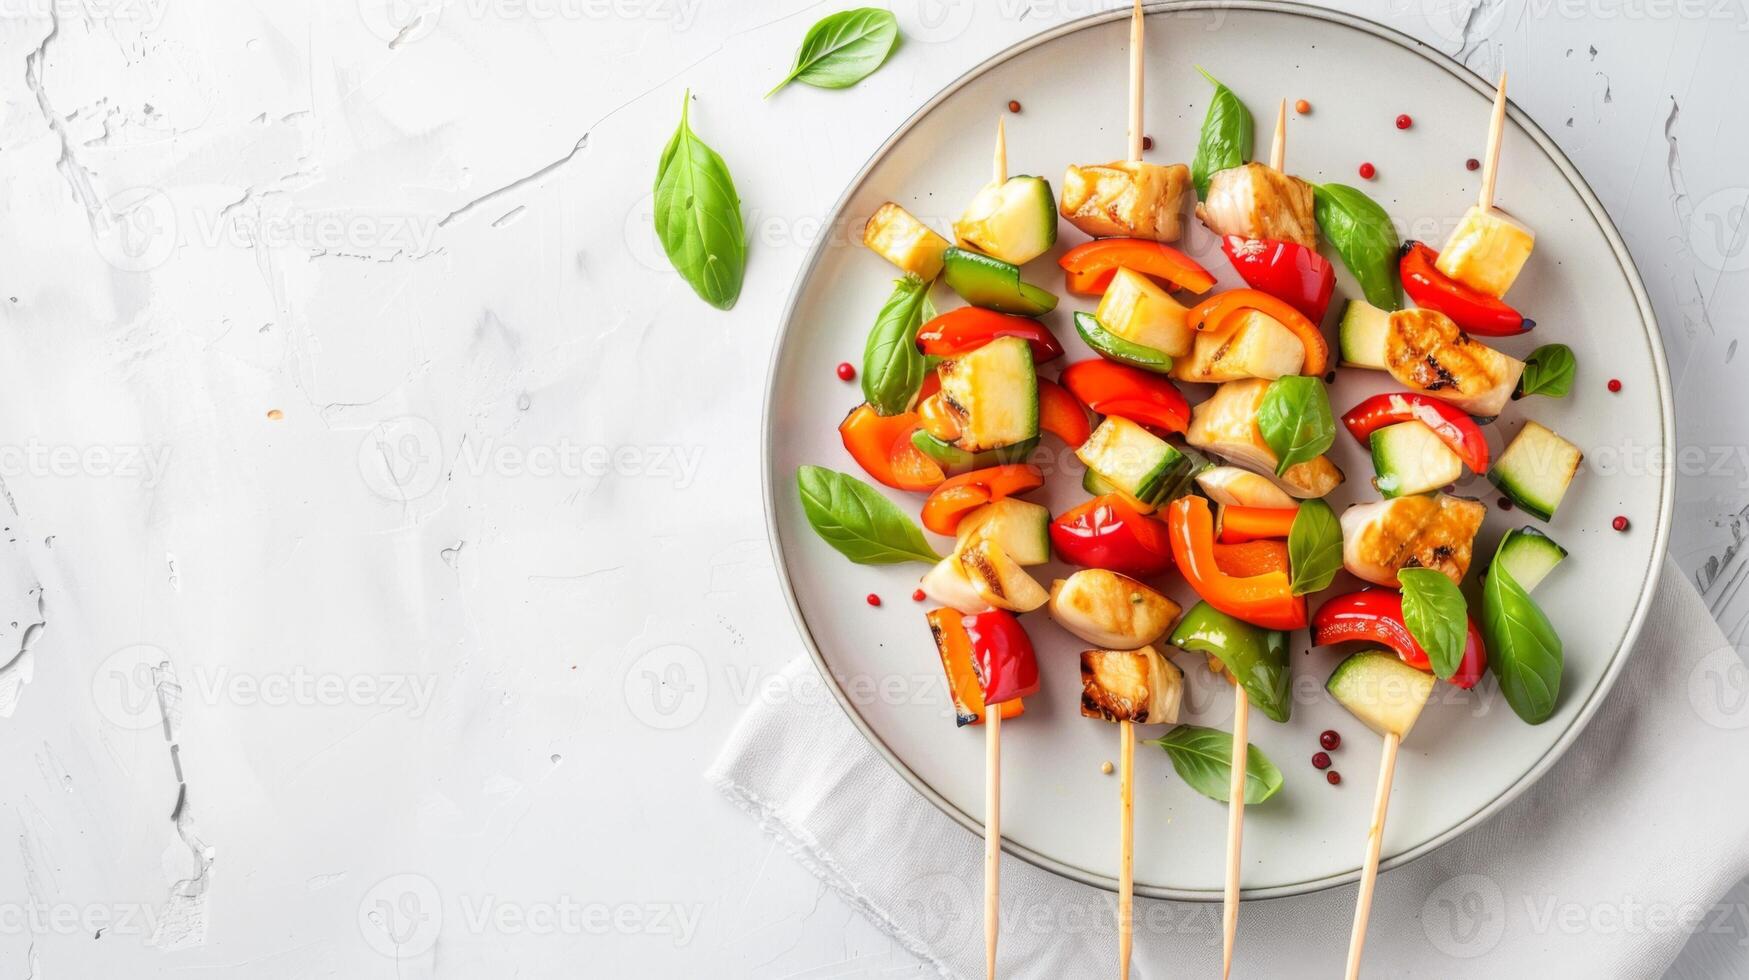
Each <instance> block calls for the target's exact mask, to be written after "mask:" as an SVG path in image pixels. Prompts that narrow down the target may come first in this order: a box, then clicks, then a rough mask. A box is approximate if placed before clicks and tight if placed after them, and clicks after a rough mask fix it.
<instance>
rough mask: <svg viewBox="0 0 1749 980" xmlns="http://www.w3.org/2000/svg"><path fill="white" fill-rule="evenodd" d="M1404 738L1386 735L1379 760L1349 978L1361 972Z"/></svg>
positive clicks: (1352, 978) (1351, 950)
mask: <svg viewBox="0 0 1749 980" xmlns="http://www.w3.org/2000/svg"><path fill="white" fill-rule="evenodd" d="M1401 742H1402V739H1401V738H1399V737H1398V736H1397V735H1395V734H1390V735H1386V736H1385V751H1384V756H1383V758H1381V759H1380V761H1379V792H1378V795H1377V796H1376V797H1374V798H1373V801H1372V825H1371V826H1370V827H1369V828H1368V829H1367V832H1366V865H1365V866H1364V867H1362V868H1361V870H1360V897H1359V899H1358V900H1357V901H1356V902H1355V906H1354V934H1353V935H1352V936H1350V937H1349V940H1348V972H1347V977H1348V980H1356V978H1357V977H1359V976H1360V953H1361V949H1362V948H1363V947H1364V946H1365V945H1366V920H1367V916H1368V914H1369V913H1371V912H1372V891H1373V885H1375V884H1376V883H1377V882H1378V879H1379V846H1380V845H1381V844H1383V843H1384V837H1385V810H1386V808H1387V807H1389V806H1390V803H1391V777H1392V776H1393V775H1394V774H1395V773H1396V771H1397V746H1398V745H1399V744H1401Z"/></svg>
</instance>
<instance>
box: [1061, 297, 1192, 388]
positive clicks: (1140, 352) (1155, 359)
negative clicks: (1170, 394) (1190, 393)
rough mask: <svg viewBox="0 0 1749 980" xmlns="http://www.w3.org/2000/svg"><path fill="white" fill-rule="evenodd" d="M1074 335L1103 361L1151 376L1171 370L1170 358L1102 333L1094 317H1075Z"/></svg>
mask: <svg viewBox="0 0 1749 980" xmlns="http://www.w3.org/2000/svg"><path fill="white" fill-rule="evenodd" d="M1075 331H1076V332H1077V333H1079V334H1080V335H1081V339H1082V340H1085V341H1086V342H1087V346H1089V347H1091V348H1093V349H1094V350H1095V351H1097V352H1098V353H1099V354H1100V356H1102V357H1104V358H1105V359H1106V360H1109V361H1116V362H1117V363H1119V364H1128V365H1129V366H1130V367H1135V368H1141V369H1142V370H1144V371H1152V372H1154V373H1155V374H1165V373H1166V372H1167V371H1170V370H1172V355H1171V354H1168V353H1166V352H1165V351H1158V350H1155V349H1154V348H1152V347H1144V346H1142V345H1141V344H1138V343H1136V342H1135V341H1132V340H1125V339H1123V338H1122V337H1119V336H1118V335H1117V334H1114V333H1112V332H1111V331H1110V330H1107V329H1105V324H1103V323H1100V322H1099V318H1098V317H1096V316H1094V315H1093V314H1091V313H1088V312H1086V311H1085V310H1083V311H1081V312H1079V313H1076V314H1075Z"/></svg>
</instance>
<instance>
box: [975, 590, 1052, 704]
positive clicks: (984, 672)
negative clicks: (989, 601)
mask: <svg viewBox="0 0 1749 980" xmlns="http://www.w3.org/2000/svg"><path fill="white" fill-rule="evenodd" d="M960 625H961V626H963V627H964V628H965V631H966V635H967V636H969V637H971V640H972V663H973V664H974V665H976V666H977V668H978V684H979V686H980V687H982V688H983V689H984V703H985V704H987V705H988V704H1004V703H1006V702H1009V701H1013V700H1016V699H1018V698H1024V697H1026V696H1027V695H1029V694H1036V693H1038V657H1037V656H1036V655H1034V654H1033V652H1032V639H1031V638H1030V637H1028V636H1027V635H1026V628H1025V627H1024V626H1021V625H1020V620H1018V619H1015V618H1014V614H1013V613H1011V612H1008V611H1006V610H1002V609H986V610H984V611H983V612H981V613H973V614H972V615H970V616H965V617H962V618H961V619H960Z"/></svg>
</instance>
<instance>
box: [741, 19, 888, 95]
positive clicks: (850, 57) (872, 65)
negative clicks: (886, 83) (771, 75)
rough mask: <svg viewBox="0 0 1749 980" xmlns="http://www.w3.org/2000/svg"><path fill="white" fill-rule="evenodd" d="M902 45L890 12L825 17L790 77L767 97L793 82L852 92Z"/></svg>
mask: <svg viewBox="0 0 1749 980" xmlns="http://www.w3.org/2000/svg"><path fill="white" fill-rule="evenodd" d="M898 44H899V21H898V19H897V18H895V17H894V16H893V13H892V11H890V10H881V9H880V8H878V7H859V8H857V9H855V10H842V11H839V12H838V13H835V14H832V15H830V16H828V17H823V18H821V19H820V21H819V22H818V23H816V24H815V25H814V26H813V27H810V28H808V33H807V36H805V37H803V38H802V47H801V50H799V51H797V52H796V63H795V65H794V67H792V68H791V69H790V73H789V74H788V75H786V76H784V79H783V81H781V82H778V83H777V88H774V89H772V90H771V91H769V92H767V93H765V97H766V98H768V99H769V98H771V97H772V96H773V95H776V94H777V91H778V89H781V88H783V87H784V86H785V85H788V84H789V83H791V82H801V83H803V84H805V85H812V86H814V87H815V88H849V87H850V86H852V85H855V84H856V83H857V82H860V81H862V80H863V79H865V78H867V77H868V76H870V75H872V74H874V71H875V69H876V68H879V67H880V66H881V65H882V64H883V63H884V62H885V61H886V60H887V56H888V55H890V54H892V53H893V48H895V47H897V46H898Z"/></svg>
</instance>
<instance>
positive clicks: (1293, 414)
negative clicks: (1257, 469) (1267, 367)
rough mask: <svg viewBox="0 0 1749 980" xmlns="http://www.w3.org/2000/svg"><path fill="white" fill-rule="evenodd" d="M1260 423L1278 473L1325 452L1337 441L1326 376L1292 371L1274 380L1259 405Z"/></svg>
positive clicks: (1258, 422) (1258, 421) (1258, 419)
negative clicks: (1324, 378) (1325, 382)
mask: <svg viewBox="0 0 1749 980" xmlns="http://www.w3.org/2000/svg"><path fill="white" fill-rule="evenodd" d="M1257 426H1258V428H1259V429H1261V430H1262V431H1263V441H1264V442H1265V443H1267V444H1268V445H1269V448H1270V451H1271V452H1274V453H1275V458H1276V459H1277V460H1278V462H1277V463H1276V467H1275V474H1276V475H1277V476H1280V475H1281V474H1283V473H1286V472H1287V471H1288V470H1289V469H1291V468H1292V467H1293V466H1295V465H1296V464H1299V463H1303V462H1305V461H1306V460H1308V459H1317V458H1318V457H1319V456H1321V455H1323V454H1324V453H1325V452H1326V451H1327V450H1329V448H1330V446H1331V445H1332V444H1334V443H1335V442H1336V419H1335V418H1334V417H1332V416H1331V414H1330V396H1329V394H1327V393H1326V392H1325V391H1324V380H1323V379H1322V378H1309V377H1306V376H1305V375H1303V374H1289V375H1285V376H1283V377H1280V378H1276V379H1275V380H1274V381H1272V382H1270V383H1269V390H1268V391H1267V392H1265V393H1264V395H1263V404H1262V405H1261V406H1259V407H1258V409H1257Z"/></svg>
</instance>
